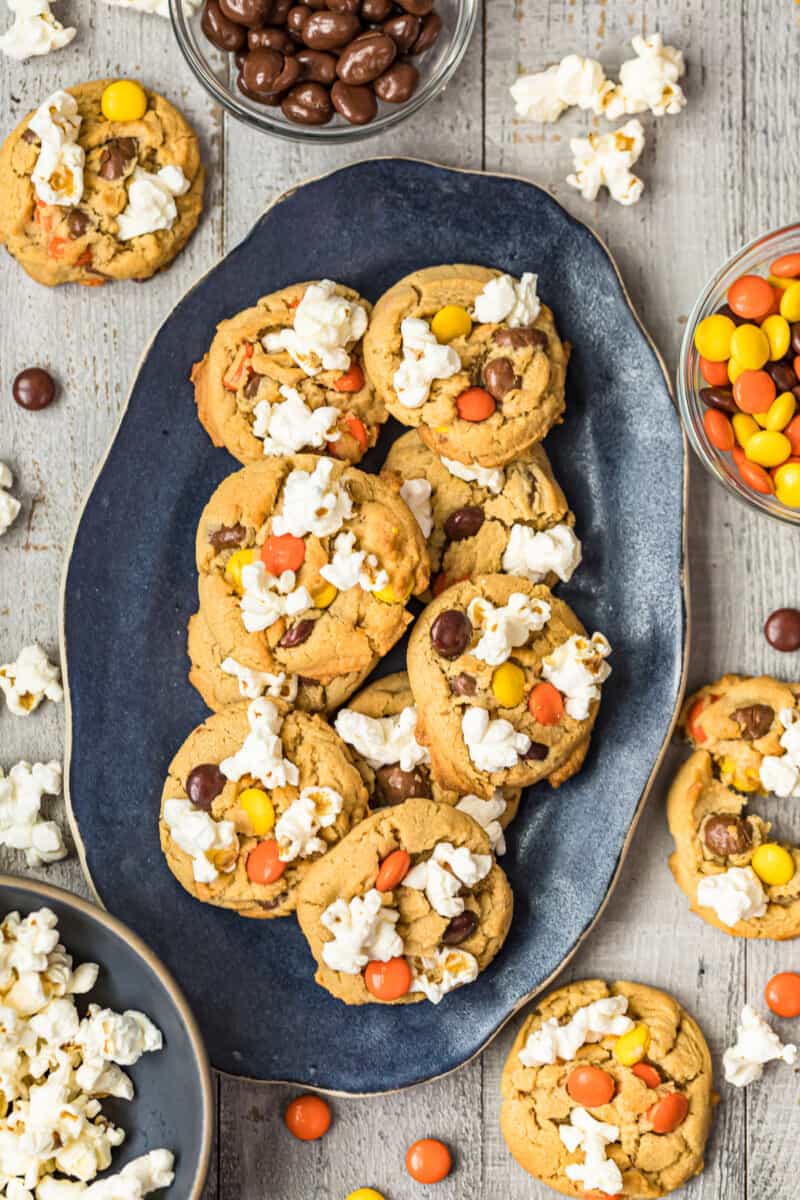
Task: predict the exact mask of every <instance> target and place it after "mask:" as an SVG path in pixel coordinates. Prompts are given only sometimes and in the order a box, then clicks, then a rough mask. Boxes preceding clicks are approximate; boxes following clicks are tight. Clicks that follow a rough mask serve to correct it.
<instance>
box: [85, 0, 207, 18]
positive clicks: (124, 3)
mask: <svg viewBox="0 0 800 1200" xmlns="http://www.w3.org/2000/svg"><path fill="white" fill-rule="evenodd" d="M200 3H201V0H183V10H184V12H185V13H186V15H187V17H191V15H192V13H194V11H195V9H198V8H199V7H200ZM106 4H113V5H114V7H115V8H131V9H134V11H136V12H143V13H155V14H156V16H158V17H166V18H167V19H169V0H106Z"/></svg>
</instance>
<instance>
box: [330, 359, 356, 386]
mask: <svg viewBox="0 0 800 1200" xmlns="http://www.w3.org/2000/svg"><path fill="white" fill-rule="evenodd" d="M363 386H364V372H363V371H362V370H361V367H360V366H359V365H358V363H357V362H354V363H352V364H351V365H350V367H349V368H348V370H347V371H345V373H344V375H340V376H339V378H338V379H336V380H334V384H333V390H334V391H335V392H360V391H361V389H362V388H363Z"/></svg>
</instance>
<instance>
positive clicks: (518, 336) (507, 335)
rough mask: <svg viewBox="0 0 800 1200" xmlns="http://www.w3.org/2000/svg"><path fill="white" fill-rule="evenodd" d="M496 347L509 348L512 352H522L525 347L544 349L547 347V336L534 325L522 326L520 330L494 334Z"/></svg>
mask: <svg viewBox="0 0 800 1200" xmlns="http://www.w3.org/2000/svg"><path fill="white" fill-rule="evenodd" d="M494 343H495V345H496V346H509V347H510V348H511V349H512V350H521V349H522V348H523V347H524V346H533V347H534V349H537V350H539V349H544V348H545V346H546V345H547V334H546V333H545V332H544V331H543V330H541V329H534V328H533V326H532V325H521V326H520V327H519V329H508V328H506V329H498V330H497V332H496V333H495V334H494Z"/></svg>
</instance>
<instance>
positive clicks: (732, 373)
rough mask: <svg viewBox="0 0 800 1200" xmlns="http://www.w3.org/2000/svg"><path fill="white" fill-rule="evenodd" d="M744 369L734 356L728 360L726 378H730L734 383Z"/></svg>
mask: <svg viewBox="0 0 800 1200" xmlns="http://www.w3.org/2000/svg"><path fill="white" fill-rule="evenodd" d="M745 369H746V368H745V367H743V366H742V364H741V363H740V362H737V361H736V359H735V358H732V359H730V360H729V362H728V379H730V381H731V383H736V380H737V379H738V378H739V376H740V375H741V373H742V371H744V370H745Z"/></svg>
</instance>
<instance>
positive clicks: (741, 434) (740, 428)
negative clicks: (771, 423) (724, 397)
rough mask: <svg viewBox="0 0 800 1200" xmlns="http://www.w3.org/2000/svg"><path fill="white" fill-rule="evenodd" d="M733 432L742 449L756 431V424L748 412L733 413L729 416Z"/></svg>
mask: <svg viewBox="0 0 800 1200" xmlns="http://www.w3.org/2000/svg"><path fill="white" fill-rule="evenodd" d="M731 424H732V425H733V432H734V434H735V435H736V440H737V442H738V443H739V445H740V446H741V447H742V449H744V447H745V446H746V445H747V443H748V442H749V441H750V438H751V437H752V436H753V434H754V433H758V426H757V425H756V423H755V421H754V420H753V418H752V417H751V416H750V414H749V413H734V414H733V416H732V417H731Z"/></svg>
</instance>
